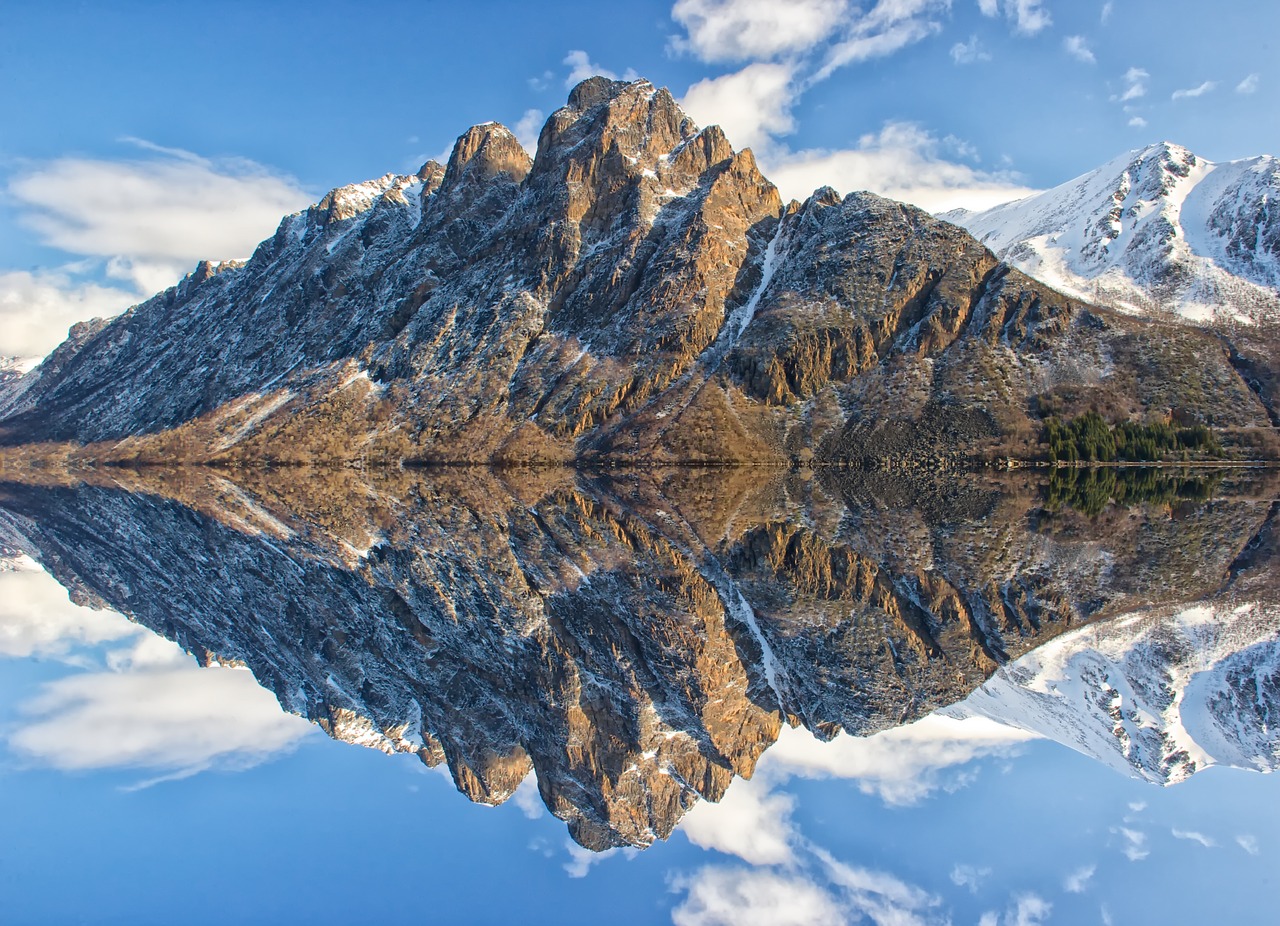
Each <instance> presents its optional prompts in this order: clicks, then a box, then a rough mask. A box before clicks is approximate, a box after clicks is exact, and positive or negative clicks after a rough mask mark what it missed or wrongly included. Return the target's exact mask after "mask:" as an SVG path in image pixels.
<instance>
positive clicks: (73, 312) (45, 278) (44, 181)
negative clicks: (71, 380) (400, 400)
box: [0, 138, 313, 354]
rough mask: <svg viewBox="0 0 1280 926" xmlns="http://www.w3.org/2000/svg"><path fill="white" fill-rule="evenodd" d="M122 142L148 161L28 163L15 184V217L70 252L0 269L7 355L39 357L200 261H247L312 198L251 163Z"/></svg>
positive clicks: (1, 343) (0, 346) (1, 345)
mask: <svg viewBox="0 0 1280 926" xmlns="http://www.w3.org/2000/svg"><path fill="white" fill-rule="evenodd" d="M122 141H123V142H124V143H126V144H128V145H129V146H130V147H132V148H133V149H135V150H137V151H141V152H143V153H144V156H143V157H131V158H126V159H121V160H108V159H91V158H71V157H68V158H58V159H56V160H53V161H49V162H45V163H36V164H27V165H24V166H23V167H21V168H20V169H19V170H18V172H17V173H16V174H15V175H14V176H13V177H12V179H10V180H9V182H8V184H7V192H8V195H9V199H10V201H11V203H12V204H13V206H14V208H15V210H16V212H17V214H18V220H19V222H21V223H22V224H23V225H25V226H26V227H27V228H29V229H30V230H31V231H33V232H34V233H35V235H36V237H37V239H38V240H39V241H40V242H41V243H42V244H44V245H46V246H48V247H51V248H55V249H57V250H60V251H62V252H64V253H65V254H67V256H68V259H67V261H66V262H65V263H63V264H62V265H61V266H59V267H57V268H54V269H47V270H38V271H14V270H10V271H0V317H2V318H3V319H4V322H5V324H4V325H2V326H0V331H2V333H0V353H10V354H12V353H17V354H32V353H35V354H43V353H45V352H47V351H48V350H49V349H51V348H52V347H53V346H55V345H56V344H57V342H58V341H60V340H61V339H62V337H63V336H65V334H66V330H67V327H68V325H69V324H71V323H73V322H76V321H83V320H85V319H87V318H92V317H94V316H107V315H114V314H115V313H116V312H119V311H120V310H122V309H124V308H125V307H127V306H128V305H130V304H132V303H135V302H139V301H141V300H142V299H144V298H146V297H147V296H149V295H151V294H152V293H155V292H157V291H159V290H161V289H164V288H166V287H168V286H172V285H173V284H174V283H176V282H177V281H178V280H179V279H180V278H181V277H182V275H183V274H184V273H186V272H187V271H189V270H191V269H192V268H193V267H194V266H195V264H196V263H197V262H198V261H200V260H203V259H213V260H221V259H226V258H233V257H247V256H249V254H251V253H252V252H253V249H254V248H255V247H256V245H257V244H258V242H259V241H261V240H262V239H263V238H266V237H267V236H269V235H270V234H271V233H272V231H273V230H274V229H275V227H276V225H277V224H278V223H279V221H280V217H281V216H283V215H285V214H287V213H290V212H295V211H297V210H298V209H301V208H303V207H304V206H306V205H307V204H308V203H310V202H311V201H312V199H313V197H312V196H311V194H310V193H308V192H307V191H306V190H304V189H303V188H302V187H301V186H300V185H299V183H298V182H297V181H296V180H294V179H293V178H291V177H288V176H285V175H283V174H279V173H276V172H273V171H271V170H270V169H268V168H266V167H263V166H262V165H260V164H257V163H254V162H253V161H249V160H245V159H243V158H206V157H202V156H200V155H197V154H194V153H192V152H190V151H183V150H181V149H177V148H168V147H165V146H162V145H157V144H154V143H152V142H149V141H146V140H144V139H136V138H126V139H122ZM104 281H107V285H104ZM110 281H116V282H115V283H110Z"/></svg>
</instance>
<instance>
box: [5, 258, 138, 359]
mask: <svg viewBox="0 0 1280 926" xmlns="http://www.w3.org/2000/svg"><path fill="white" fill-rule="evenodd" d="M145 295H146V294H144V293H143V292H141V291H138V290H122V289H117V288H115V287H112V286H102V285H100V284H98V283H91V282H84V281H79V280H76V279H75V277H74V275H73V274H72V273H70V272H67V271H43V272H36V273H31V272H29V271H26V270H7V271H6V270H0V356H16V357H43V356H44V355H45V354H47V353H49V352H50V351H51V350H53V349H54V348H55V347H57V346H58V344H60V343H61V342H62V341H63V339H64V338H66V336H67V329H68V328H70V327H71V326H72V325H74V324H75V323H76V322H82V321H85V320H87V319H90V318H109V317H110V316H112V315H116V314H118V313H120V312H122V311H124V309H126V308H128V307H129V306H130V305H132V304H133V303H135V302H139V301H140V300H141V299H143V298H144V297H145Z"/></svg>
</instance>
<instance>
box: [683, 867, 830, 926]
mask: <svg viewBox="0 0 1280 926" xmlns="http://www.w3.org/2000/svg"><path fill="white" fill-rule="evenodd" d="M671 889H672V890H673V891H675V892H677V893H683V894H684V895H685V897H684V899H683V900H682V901H681V902H680V904H679V905H678V906H677V907H676V908H675V909H674V910H672V911H671V919H672V922H674V923H675V926H843V924H844V923H846V922H847V920H846V917H845V915H844V912H843V911H842V910H841V908H840V905H839V903H838V901H837V899H836V898H835V897H834V896H833V895H832V894H831V893H829V892H828V891H826V890H824V889H823V887H822V886H820V885H819V884H817V883H815V882H814V881H813V880H812V879H810V878H808V877H806V876H804V875H800V874H782V873H778V872H774V871H770V870H767V869H766V870H763V871H760V870H753V869H749V868H722V867H712V866H709V867H706V868H703V869H701V870H699V871H697V872H695V873H694V874H692V875H687V876H678V877H676V878H673V879H672V881H671Z"/></svg>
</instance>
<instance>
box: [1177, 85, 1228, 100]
mask: <svg viewBox="0 0 1280 926" xmlns="http://www.w3.org/2000/svg"><path fill="white" fill-rule="evenodd" d="M1217 86H1218V84H1217V82H1216V81H1212V80H1206V81H1205V82H1204V83H1202V84H1201V85H1200V86H1198V87H1190V88H1188V89H1186V90H1175V91H1173V97H1172V99H1175V100H1189V99H1195V98H1196V97H1199V96H1204V95H1205V94H1206V93H1211V92H1212V91H1213V90H1214V88H1216V87H1217Z"/></svg>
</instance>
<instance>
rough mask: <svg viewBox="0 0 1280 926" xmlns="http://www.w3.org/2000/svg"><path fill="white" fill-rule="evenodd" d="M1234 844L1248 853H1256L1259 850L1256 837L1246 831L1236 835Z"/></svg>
mask: <svg viewBox="0 0 1280 926" xmlns="http://www.w3.org/2000/svg"><path fill="white" fill-rule="evenodd" d="M1236 845H1238V846H1239V847H1240V848H1241V849H1244V851H1246V852H1248V853H1249V854H1250V855H1257V854H1258V853H1259V851H1261V850H1260V849H1259V848H1258V837H1257V836H1251V835H1249V834H1248V833H1243V834H1241V835H1239V836H1237V837H1236Z"/></svg>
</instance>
